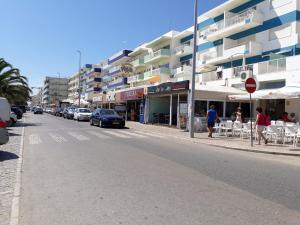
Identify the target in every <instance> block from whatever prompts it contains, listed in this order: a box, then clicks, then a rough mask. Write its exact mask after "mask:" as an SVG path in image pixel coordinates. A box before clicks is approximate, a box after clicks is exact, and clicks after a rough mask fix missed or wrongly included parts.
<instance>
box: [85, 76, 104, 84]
mask: <svg viewBox="0 0 300 225" xmlns="http://www.w3.org/2000/svg"><path fill="white" fill-rule="evenodd" d="M101 81H102V79H101V78H100V77H93V78H90V79H88V80H86V84H91V83H101Z"/></svg>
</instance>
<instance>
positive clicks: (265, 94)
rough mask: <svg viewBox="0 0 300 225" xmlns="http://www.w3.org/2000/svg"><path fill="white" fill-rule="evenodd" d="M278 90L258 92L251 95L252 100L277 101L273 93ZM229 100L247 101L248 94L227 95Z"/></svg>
mask: <svg viewBox="0 0 300 225" xmlns="http://www.w3.org/2000/svg"><path fill="white" fill-rule="evenodd" d="M278 90H279V89H267V90H259V91H256V92H254V93H253V94H252V96H251V97H252V99H253V100H258V99H278V96H277V95H275V93H277V92H278ZM228 97H229V99H230V100H249V98H250V96H249V94H243V95H229V96H228Z"/></svg>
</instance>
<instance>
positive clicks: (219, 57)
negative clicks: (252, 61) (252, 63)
mask: <svg viewBox="0 0 300 225" xmlns="http://www.w3.org/2000/svg"><path fill="white" fill-rule="evenodd" d="M260 54H262V46H261V44H260V43H257V42H254V41H250V42H247V43H244V44H240V45H238V46H235V47H231V48H227V49H225V50H224V52H223V54H221V53H219V52H210V53H208V54H205V55H204V56H203V59H202V64H217V63H224V62H228V61H232V60H236V59H242V58H243V57H251V56H256V55H260Z"/></svg>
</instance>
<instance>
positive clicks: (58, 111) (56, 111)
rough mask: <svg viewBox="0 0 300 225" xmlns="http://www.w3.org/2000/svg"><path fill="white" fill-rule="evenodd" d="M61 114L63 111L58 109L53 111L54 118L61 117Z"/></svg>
mask: <svg viewBox="0 0 300 225" xmlns="http://www.w3.org/2000/svg"><path fill="white" fill-rule="evenodd" d="M62 113H63V109H62V108H59V107H58V108H56V109H55V112H54V115H55V116H62Z"/></svg>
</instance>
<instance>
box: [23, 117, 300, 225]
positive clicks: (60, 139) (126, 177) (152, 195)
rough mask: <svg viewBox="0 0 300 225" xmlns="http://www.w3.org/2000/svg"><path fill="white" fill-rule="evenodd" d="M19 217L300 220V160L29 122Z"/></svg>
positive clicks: (144, 222) (49, 221)
mask: <svg viewBox="0 0 300 225" xmlns="http://www.w3.org/2000/svg"><path fill="white" fill-rule="evenodd" d="M24 146H25V148H24V161H23V173H22V195H21V207H20V225H114V224H127V225H198V224H204V225H218V224H222V225H223V224H224V225H235V224H236V225H279V224H286V225H294V224H295V225H296V224H297V225H300V179H299V177H300V160H299V159H295V158H289V157H282V156H280V157H278V156H269V155H257V154H255V153H247V152H238V151H230V150H225V149H220V148H215V147H210V146H205V145H199V144H194V143H191V142H188V141H186V142H183V141H181V140H177V139H175V138H170V137H169V136H164V134H152V133H149V132H145V133H144V134H142V133H141V132H138V131H135V130H131V129H124V130H123V129H122V130H118V129H102V128H99V127H91V126H90V125H89V124H88V123H84V122H76V121H71V120H64V119H62V118H57V117H53V116H50V115H32V114H29V115H28V117H27V121H26V130H25V145H24Z"/></svg>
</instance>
